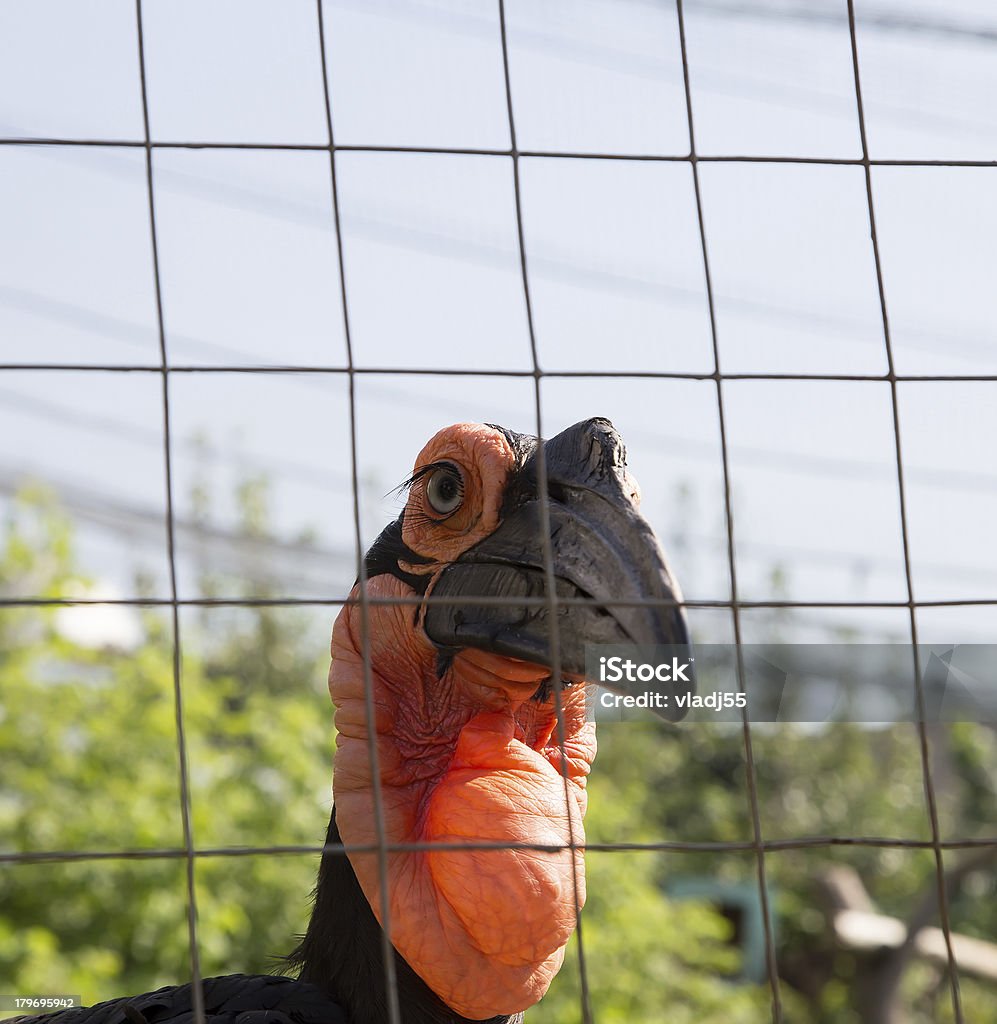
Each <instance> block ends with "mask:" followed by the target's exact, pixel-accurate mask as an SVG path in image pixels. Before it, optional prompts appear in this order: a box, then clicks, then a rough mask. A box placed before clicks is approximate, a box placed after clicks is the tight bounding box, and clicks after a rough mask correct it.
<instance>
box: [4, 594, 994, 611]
mask: <svg viewBox="0 0 997 1024" xmlns="http://www.w3.org/2000/svg"><path fill="white" fill-rule="evenodd" d="M360 604H361V602H360V599H359V598H350V597H329V598H324V597H178V598H177V599H176V600H174V599H173V598H170V597H9V596H8V597H0V608H3V607H10V608H46V607H53V608H61V607H70V608H72V607H77V606H83V607H87V606H97V607H101V606H105V605H110V606H124V607H132V608H158V607H165V608H172V607H173V606H174V605H178V606H181V607H183V606H189V607H191V608H269V607H278V608H279V607H285V606H286V607H292V608H293V607H309V606H310V607H315V608H344V607H360ZM367 604H368V605H370V606H371V607H374V606H376V605H383V606H387V607H395V606H401V607H408V608H422V607H424V606H425V607H430V606H432V605H439V606H441V607H448V606H453V607H474V608H477V607H485V608H524V607H525V608H546V607H547V599H546V598H544V597H498V596H494V597H491V596H485V595H482V596H481V597H460V596H458V595H454V596H452V597H434V596H433V595H432V594H427V595H426V596H425V597H419V596H418V595H415V594H414V595H413V596H412V597H376V596H375V595H373V594H372V595H371V596H370V597H369V598H368V599H367ZM558 604H559V605H563V606H565V607H592V606H596V607H598V608H718V609H726V608H731V609H732V608H749V609H750V608H965V607H981V606H982V607H988V606H990V605H997V597H965V598H960V597H956V598H940V599H937V600H932V599H930V598H928V599H923V600H922V599H918V600H913V601H904V600H896V601H830V600H829V601H820V600H812V601H792V600H788V599H782V600H758V601H754V600H748V599H741V598H739V599H738V600H737V601H732V600H730V599H726V600H724V599H722V598H717V599H702V600H697V599H694V598H685V599H683V600H681V601H678V600H676V599H674V598H666V597H636V598H612V597H611V598H606V599H605V600H603V599H600V598H594V597H561V598H559V599H558Z"/></svg>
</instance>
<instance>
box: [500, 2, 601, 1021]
mask: <svg viewBox="0 0 997 1024" xmlns="http://www.w3.org/2000/svg"><path fill="white" fill-rule="evenodd" d="M498 8H499V30H500V34H501V38H502V70H503V74H504V77H505V101H506V110H507V112H508V119H509V146H510V156H511V157H512V181H513V191H514V195H515V202H516V236H517V241H518V247H519V268H520V274H521V276H522V282H523V298H524V300H525V303H526V323H527V327H528V329H529V336H530V357H531V360H532V363H533V402H534V413H535V416H536V423H537V449H536V451H537V489H538V497H539V499H540V533H541V540H542V542H543V557H544V584H545V586H546V589H547V611H548V615H549V617H550V660H551V683H552V687H551V688H552V691H553V696H554V711H555V714H556V717H557V743H558V748H559V750H560V752H561V764H560V771H561V778H562V780H563V783H564V803H565V811H566V813H567V817H568V847H569V851H570V857H571V884H572V890H573V895H574V903H575V928H576V934H577V936H578V971H579V976H580V984H581V1002H582V1022H583V1024H593V1020H594V1018H593V1015H592V999H591V993H590V991H589V980H588V969H587V963H586V958H585V936H584V931H583V927H582V907H581V898H580V887H579V879H578V865H577V863H576V858H575V852H576V850H577V849H578V848H579V847H578V841H577V837H576V835H575V827H574V824H573V819H572V816H571V802H572V796H571V790H570V782H569V780H568V757H567V749H566V739H567V737H566V734H565V726H564V702H563V699H562V682H561V634H560V626H559V623H558V598H557V581H556V579H555V576H554V552H553V548H552V546H551V536H550V506H549V494H548V486H547V461H546V453H545V452H544V444H543V412H542V402H541V391H540V381H541V378H542V377H543V370H542V369H541V368H540V357H539V352H538V349H537V336H536V328H535V325H534V322H533V301H532V298H531V293H530V278H529V271H528V268H527V261H526V240H525V236H524V232H523V200H522V191H521V188H520V181H519V150H518V148H517V145H516V119H515V116H514V113H513V103H512V80H511V77H510V75H509V43H508V37H507V32H506V19H505V0H498Z"/></svg>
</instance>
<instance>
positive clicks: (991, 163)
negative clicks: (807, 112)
mask: <svg viewBox="0 0 997 1024" xmlns="http://www.w3.org/2000/svg"><path fill="white" fill-rule="evenodd" d="M149 145H150V146H151V147H152V148H153V149H191V150H247V151H253V150H259V151H272V150H286V151H289V152H306V153H327V152H330V151H331V152H334V153H397V154H400V155H405V154H425V155H427V156H488V157H505V158H507V159H512V156H513V153H512V150H511V149H502V148H492V147H478V146H401V145H389V144H377V143H353V144H351V143H337V144H336V145H335V146H329V145H328V144H324V143H320V142H215V141H211V140H200V141H196V140H182V141H179V140H173V139H169V140H161V141H155V142H150V143H149ZM0 146H80V147H86V146H90V147H94V148H98V149H99V148H104V149H145V146H146V144H145V143H144V142H142V141H139V140H136V139H74V138H57V137H51V136H48V137H44V136H39V137H31V136H13V137H6V138H0ZM516 156H517V157H519V158H524V159H529V160H624V161H635V162H644V163H691V162H693V160H694V159H695V161H696V162H697V163H746V164H759V163H762V164H766V163H767V164H820V165H824V166H832V167H833V166H842V167H864V166H867V165H868V166H871V167H994V168H997V160H968V159H967V160H960V159H952V160H941V159H933V158H917V157H910V158H899V157H879V158H877V157H870V158H869V159H868V160H865V159H863V158H862V157H861V156H854V157H848V156H780V155H766V154H757V153H756V154H749V153H737V154H733V153H730V154H728V153H714V154H709V155H701V154H699V153H697V154H696V156H695V158H694V157H693V156H692V155H691V154H689V153H614V152H599V151H577V150H560V149H523V150H517V152H516Z"/></svg>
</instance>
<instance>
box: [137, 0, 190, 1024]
mask: <svg viewBox="0 0 997 1024" xmlns="http://www.w3.org/2000/svg"><path fill="white" fill-rule="evenodd" d="M135 22H136V29H137V33H138V66H139V80H140V82H141V84H142V125H143V131H144V133H145V180H146V191H147V193H148V199H149V238H150V242H151V246H152V271H153V281H154V283H155V291H156V329H157V331H158V335H159V359H160V375H161V378H162V394H163V465H164V470H165V488H166V549H167V555H168V558H169V567H170V613H171V617H172V626H173V709H174V717H175V723H176V734H177V760H178V762H179V774H180V821H181V825H182V828H183V845H184V864H185V867H186V881H187V938H188V942H189V945H190V971H191V996H192V998H193V1007H194V1021H195V1024H205V1017H204V992H203V990H202V988H201V956H200V951H199V949H198V942H197V885H196V873H195V859H194V858H195V850H194V830H193V825H192V822H191V797H190V767H189V764H188V758H187V736H186V733H185V731H184V712H183V686H182V677H181V657H180V654H181V641H180V608H179V605H178V604H177V564H176V531H175V517H174V509H173V458H172V451H171V438H172V434H171V428H170V366H169V356H168V354H167V351H166V330H165V325H164V320H163V289H162V280H161V277H160V272H159V240H158V235H157V233H156V200H155V191H154V188H153V180H152V145H151V136H150V132H149V93H148V84H147V81H146V73H145V36H144V32H143V25H142V0H135Z"/></svg>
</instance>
